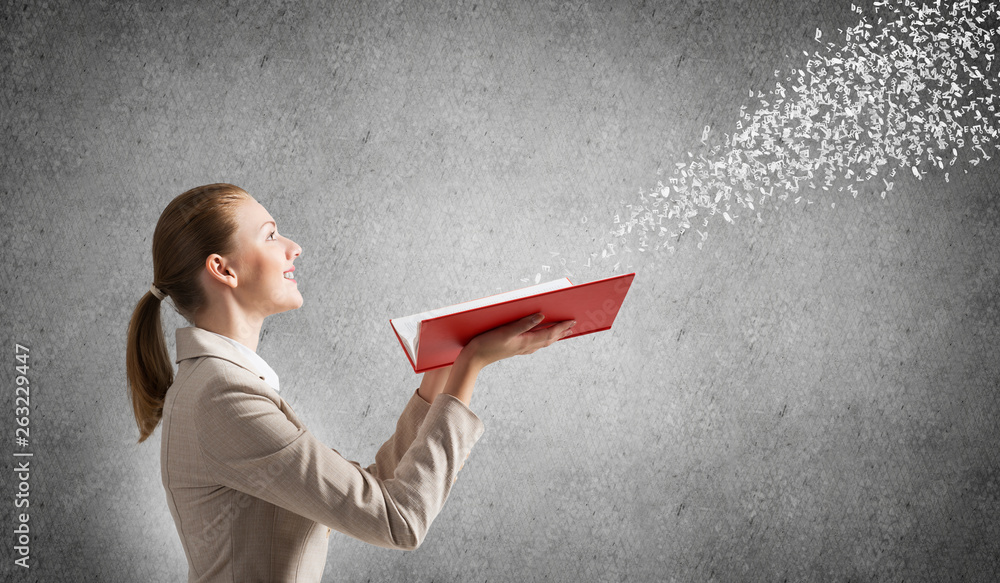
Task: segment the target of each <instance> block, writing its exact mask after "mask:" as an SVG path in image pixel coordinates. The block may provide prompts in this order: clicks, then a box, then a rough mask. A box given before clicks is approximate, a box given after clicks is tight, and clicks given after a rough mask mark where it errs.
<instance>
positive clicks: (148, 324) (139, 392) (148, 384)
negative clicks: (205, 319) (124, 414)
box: [125, 291, 174, 443]
mask: <svg viewBox="0 0 1000 583" xmlns="http://www.w3.org/2000/svg"><path fill="white" fill-rule="evenodd" d="M125 367H126V373H127V375H128V385H129V386H128V388H129V396H130V397H131V400H132V411H133V413H135V422H136V424H137V425H138V426H139V443H142V442H143V441H145V440H146V438H147V437H149V436H150V435H151V434H152V433H153V430H154V429H156V425H157V424H158V423H159V422H160V417H162V416H163V400H164V399H165V398H166V396H167V388H169V387H170V385H171V383H173V382H174V368H173V365H171V363H170V353H169V352H168V351H167V345H166V343H165V342H164V340H163V327H162V325H161V324H160V300H158V299H157V298H156V296H154V295H153V293H152V292H149V291H147V292H146V295H144V296H142V298H141V299H140V300H139V304H138V305H136V307H135V311H133V312H132V320H131V321H130V322H129V326H128V344H127V345H126V347H125Z"/></svg>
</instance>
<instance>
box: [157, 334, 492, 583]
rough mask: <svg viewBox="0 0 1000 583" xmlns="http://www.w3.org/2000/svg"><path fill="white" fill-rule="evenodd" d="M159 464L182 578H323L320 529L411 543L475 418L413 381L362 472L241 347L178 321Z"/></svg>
mask: <svg viewBox="0 0 1000 583" xmlns="http://www.w3.org/2000/svg"><path fill="white" fill-rule="evenodd" d="M176 334H177V363H178V370H177V375H176V379H175V380H174V383H173V384H172V385H171V386H170V388H169V389H168V390H167V396H166V401H165V403H164V405H163V427H162V433H161V438H160V470H161V475H162V479H163V487H164V488H165V489H166V494H167V504H168V505H169V506H170V513H171V514H172V515H173V518H174V523H175V525H176V526H177V533H178V534H179V535H180V538H181V543H182V544H183V545H184V552H185V553H186V555H187V560H188V581H189V582H199V583H202V582H209V581H211V582H216V581H225V582H227V583H235V582H245V581H295V582H304V581H319V580H320V579H321V577H322V574H323V568H324V567H325V566H326V556H327V547H328V537H329V536H330V529H336V530H338V531H340V532H343V533H345V534H348V535H350V536H353V537H355V538H358V539H360V540H362V541H366V542H369V543H372V544H375V545H379V546H382V547H387V548H396V549H406V550H411V549H415V548H417V546H419V545H420V543H421V541H422V540H423V538H424V536H425V535H426V534H427V529H428V528H429V527H430V525H431V522H432V521H433V520H434V518H435V517H436V516H437V514H438V512H440V510H441V507H442V506H443V505H444V502H445V500H446V499H447V498H448V493H449V491H450V490H451V486H452V484H453V483H454V481H455V479H456V477H457V474H458V471H459V469H461V467H462V464H463V463H464V461H465V459H466V458H467V457H468V455H469V452H470V451H471V449H472V446H473V445H474V444H475V442H476V441H477V440H478V439H479V437H480V436H481V435H482V433H483V424H482V421H481V420H480V419H479V417H477V416H476V415H475V414H474V413H473V412H472V411H470V410H469V408H468V407H466V406H465V404H464V403H463V402H462V401H460V400H458V399H456V398H455V397H452V396H451V395H444V394H442V395H438V396H437V397H436V398H435V399H434V403H433V404H428V403H427V402H426V401H424V400H423V399H422V398H421V397H420V396H419V395H418V394H417V392H416V391H414V393H413V394H412V395H411V396H410V400H409V402H408V403H407V404H406V407H405V408H404V409H403V413H402V415H401V416H400V417H399V420H398V422H397V423H396V431H395V433H394V434H393V435H392V437H390V438H389V440H388V441H386V442H385V443H384V444H383V445H382V447H381V448H380V449H379V450H378V453H377V454H376V455H375V463H373V464H371V465H370V466H368V467H366V468H363V467H361V466H360V465H359V464H358V463H357V462H353V461H348V460H346V459H344V458H343V457H342V456H341V455H340V453H338V452H337V451H336V450H334V449H331V448H329V447H328V446H326V445H324V444H323V443H322V442H320V441H319V439H317V438H316V437H315V436H314V435H313V434H312V433H310V432H309V430H308V429H306V427H305V426H304V425H303V424H302V422H301V421H299V419H298V417H296V416H295V413H294V412H293V411H292V409H291V407H289V406H288V403H286V402H285V401H284V399H282V398H281V397H280V396H279V395H278V393H277V392H275V391H274V390H273V389H272V388H271V387H270V386H269V385H268V384H267V383H265V382H264V380H263V377H261V376H258V374H257V372H256V371H255V370H254V368H253V366H252V364H251V363H250V362H248V359H247V358H246V357H244V356H243V355H242V354H240V353H239V351H237V349H236V348H235V347H234V346H233V345H231V344H230V343H228V342H226V341H225V340H224V339H222V338H219V337H217V336H215V335H213V334H211V333H208V332H206V331H205V330H202V329H200V328H196V327H189V328H178V329H177V333H176Z"/></svg>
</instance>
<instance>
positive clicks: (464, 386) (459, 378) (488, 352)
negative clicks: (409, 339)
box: [424, 314, 576, 405]
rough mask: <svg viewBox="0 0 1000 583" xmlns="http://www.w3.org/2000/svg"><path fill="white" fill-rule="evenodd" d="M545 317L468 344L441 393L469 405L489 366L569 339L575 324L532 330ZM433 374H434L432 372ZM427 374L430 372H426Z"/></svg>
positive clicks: (519, 322) (517, 323) (498, 330)
mask: <svg viewBox="0 0 1000 583" xmlns="http://www.w3.org/2000/svg"><path fill="white" fill-rule="evenodd" d="M541 316H542V314H534V315H533V316H528V317H525V318H521V319H520V320H515V321H513V322H511V323H510V324H505V325H503V326H500V327H498V328H494V329H492V330H487V331H486V332H483V333H482V334H480V335H479V336H476V337H475V338H473V339H472V340H470V341H469V342H468V344H466V345H465V346H464V347H463V348H462V352H460V353H459V354H458V358H457V359H456V360H455V363H454V364H452V365H451V367H450V368H451V370H450V371H449V373H448V378H447V380H446V381H445V385H444V388H443V389H442V390H441V392H442V393H444V394H447V395H451V396H453V397H455V398H456V399H459V400H460V401H462V402H463V403H465V404H466V405H468V404H469V402H470V401H471V400H472V391H473V390H475V387H476V377H477V376H479V371H481V370H482V369H483V367H485V366H486V365H488V364H492V363H494V362H496V361H498V360H502V359H504V358H509V357H511V356H515V355H518V354H531V353H532V352H534V351H536V350H538V349H539V348H542V347H544V346H548V345H550V344H552V343H553V342H555V341H556V340H559V339H560V338H563V337H565V336H567V335H568V334H569V333H570V331H569V330H570V328H571V327H572V326H573V325H574V324H576V321H573V320H571V321H569V322H557V323H556V324H554V325H552V326H551V327H549V328H546V329H544V330H535V331H534V332H531V331H530V330H531V329H532V328H534V327H535V326H537V325H538V324H539V323H540V322H541V321H542V317H541ZM431 372H433V371H431ZM424 374H427V373H424Z"/></svg>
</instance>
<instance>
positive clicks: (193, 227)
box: [125, 183, 251, 443]
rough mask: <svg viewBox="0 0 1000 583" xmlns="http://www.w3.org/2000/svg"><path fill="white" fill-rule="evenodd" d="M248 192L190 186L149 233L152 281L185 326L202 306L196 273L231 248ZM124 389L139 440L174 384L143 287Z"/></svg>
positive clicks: (156, 306)
mask: <svg viewBox="0 0 1000 583" xmlns="http://www.w3.org/2000/svg"><path fill="white" fill-rule="evenodd" d="M250 198H251V196H250V195H249V194H247V192H246V191H245V190H243V189H242V188H240V187H238V186H233V185H232V184H224V183H219V184H208V185H205V186H199V187H197V188H192V189H191V190H188V191H187V192H185V193H183V194H181V195H180V196H178V197H177V198H175V199H174V200H172V201H170V204H168V205H167V208H165V209H164V210H163V213H162V214H160V219H159V221H157V223H156V229H155V231H154V232H153V284H154V285H155V286H156V287H157V288H158V289H159V290H160V291H161V292H162V293H164V294H166V295H168V296H170V299H171V301H172V303H173V305H174V309H175V310H176V311H177V313H179V314H180V315H181V316H183V317H184V319H186V320H187V321H188V322H189V323H190V324H192V325H194V316H195V314H196V313H197V312H198V310H199V308H200V307H201V306H202V305H203V304H204V301H205V291H204V289H203V288H202V286H201V283H200V275H201V271H202V270H203V269H204V268H205V260H206V259H207V258H208V256H209V255H211V254H213V253H218V254H219V255H229V254H230V253H232V252H233V251H235V250H236V246H237V242H236V238H235V234H236V229H237V220H236V208H237V205H238V204H239V203H240V202H242V201H245V200H248V199H250ZM125 370H126V375H127V377H128V393H129V397H130V399H131V401H132V410H133V412H134V413H135V422H136V425H138V427H139V443H142V442H143V441H145V440H146V438H147V437H149V436H150V435H151V434H152V433H153V430H154V429H156V426H157V425H158V424H159V422H160V418H161V417H162V416H163V401H164V399H165V398H166V394H167V389H168V388H169V387H170V385H171V384H172V383H173V382H174V372H173V365H172V364H171V360H170V354H169V352H168V351H167V345H166V342H165V341H164V338H163V328H162V326H161V323H160V300H158V299H157V298H156V296H154V295H153V294H152V292H149V291H147V292H146V294H145V295H143V296H142V298H140V299H139V302H138V304H136V307H135V310H134V311H133V312H132V319H131V321H130V322H129V327H128V342H127V344H126V348H125Z"/></svg>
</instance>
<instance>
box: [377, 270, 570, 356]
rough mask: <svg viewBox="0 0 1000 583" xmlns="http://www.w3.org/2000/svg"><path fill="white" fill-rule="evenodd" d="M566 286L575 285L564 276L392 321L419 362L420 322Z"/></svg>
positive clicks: (406, 346)
mask: <svg viewBox="0 0 1000 583" xmlns="http://www.w3.org/2000/svg"><path fill="white" fill-rule="evenodd" d="M566 287H573V284H572V283H571V282H570V281H569V279H568V278H565V277H564V278H562V279H554V280H552V281H547V282H545V283H539V284H537V285H532V286H528V287H525V288H521V289H516V290H512V291H509V292H504V293H502V294H496V295H492V296H487V297H485V298H479V299H478V300H471V301H468V302H462V303H461V304H454V305H451V306H447V307H444V308H436V309H433V310H428V311H426V312H420V313H419V314H413V315H412V316H405V317H402V318H393V319H392V320H391V322H392V325H393V327H394V328H395V329H396V332H398V333H399V336H400V338H402V340H403V347H404V348H406V352H407V353H409V355H410V358H411V359H412V360H413V362H417V347H418V346H419V341H420V322H422V321H424V320H430V319H431V318H437V317H440V316H446V315H448V314H454V313H457V312H464V311H467V310H473V309H475V308H481V307H483V306H489V305H492V304H499V303H502V302H509V301H510V300H516V299H519V298H525V297H528V296H533V295H537V294H541V293H545V292H549V291H553V290H557V289H562V288H566Z"/></svg>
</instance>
